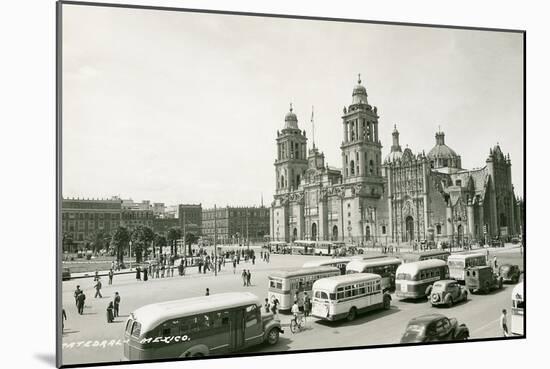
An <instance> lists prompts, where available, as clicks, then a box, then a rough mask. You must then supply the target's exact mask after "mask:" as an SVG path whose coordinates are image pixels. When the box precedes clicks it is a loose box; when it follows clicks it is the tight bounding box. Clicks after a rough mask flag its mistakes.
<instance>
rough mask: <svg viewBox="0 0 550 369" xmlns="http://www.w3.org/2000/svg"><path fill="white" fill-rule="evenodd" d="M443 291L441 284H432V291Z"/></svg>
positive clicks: (443, 287)
mask: <svg viewBox="0 0 550 369" xmlns="http://www.w3.org/2000/svg"><path fill="white" fill-rule="evenodd" d="M444 289H445V285H444V284H443V283H434V285H433V288H432V290H433V291H434V292H435V291H441V290H444Z"/></svg>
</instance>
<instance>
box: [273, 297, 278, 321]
mask: <svg viewBox="0 0 550 369" xmlns="http://www.w3.org/2000/svg"><path fill="white" fill-rule="evenodd" d="M271 312H272V313H273V315H275V316H277V315H278V313H279V299H278V298H276V297H275V296H272V297H271Z"/></svg>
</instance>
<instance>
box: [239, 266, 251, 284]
mask: <svg viewBox="0 0 550 369" xmlns="http://www.w3.org/2000/svg"><path fill="white" fill-rule="evenodd" d="M250 277H251V274H250V269H248V270H246V269H243V272H242V273H241V278H242V280H243V286H244V287H248V286H250V285H251V284H250Z"/></svg>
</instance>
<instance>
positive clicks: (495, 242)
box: [491, 238, 504, 247]
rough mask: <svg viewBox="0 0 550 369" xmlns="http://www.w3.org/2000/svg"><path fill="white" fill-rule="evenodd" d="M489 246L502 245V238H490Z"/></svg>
mask: <svg viewBox="0 0 550 369" xmlns="http://www.w3.org/2000/svg"><path fill="white" fill-rule="evenodd" d="M491 246H493V247H504V242H503V241H502V240H499V239H498V238H494V239H493V240H491Z"/></svg>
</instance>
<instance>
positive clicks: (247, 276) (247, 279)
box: [246, 269, 251, 286]
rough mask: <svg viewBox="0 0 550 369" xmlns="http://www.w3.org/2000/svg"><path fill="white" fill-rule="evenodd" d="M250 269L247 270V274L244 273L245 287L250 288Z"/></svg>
mask: <svg viewBox="0 0 550 369" xmlns="http://www.w3.org/2000/svg"><path fill="white" fill-rule="evenodd" d="M250 277H251V275H250V269H248V272H246V285H247V286H250Z"/></svg>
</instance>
